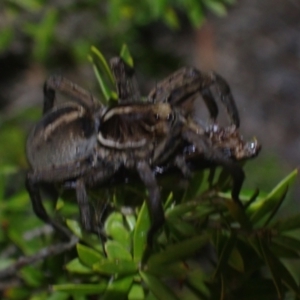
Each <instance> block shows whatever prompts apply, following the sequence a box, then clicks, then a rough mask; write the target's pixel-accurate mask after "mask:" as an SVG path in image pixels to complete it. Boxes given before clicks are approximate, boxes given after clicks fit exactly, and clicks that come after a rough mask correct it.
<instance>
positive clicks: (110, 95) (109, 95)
mask: <svg viewBox="0 0 300 300" xmlns="http://www.w3.org/2000/svg"><path fill="white" fill-rule="evenodd" d="M88 59H89V60H90V61H91V63H92V65H93V70H94V73H95V75H96V78H97V80H98V83H99V85H100V89H101V92H102V94H103V96H104V98H105V100H106V102H105V103H104V104H107V103H108V101H110V100H116V99H118V96H117V94H116V92H114V91H112V90H111V89H110V88H109V87H108V86H107V85H106V84H105V82H104V80H103V78H102V75H101V74H100V72H99V70H98V68H97V66H96V64H95V63H94V60H93V58H92V57H91V56H88Z"/></svg>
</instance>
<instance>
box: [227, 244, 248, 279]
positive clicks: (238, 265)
mask: <svg viewBox="0 0 300 300" xmlns="http://www.w3.org/2000/svg"><path fill="white" fill-rule="evenodd" d="M228 264H229V265H230V266H231V267H232V268H234V269H235V270H237V271H238V272H241V273H243V272H244V270H245V266H244V260H243V257H242V255H241V253H240V251H239V250H238V249H237V248H236V247H234V248H233V249H232V251H231V253H230V256H229V260H228Z"/></svg>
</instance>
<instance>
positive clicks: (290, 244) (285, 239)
mask: <svg viewBox="0 0 300 300" xmlns="http://www.w3.org/2000/svg"><path fill="white" fill-rule="evenodd" d="M272 240H273V242H275V243H277V244H280V245H282V246H284V247H286V248H288V249H291V250H296V251H299V252H300V240H299V239H295V238H293V237H290V236H286V235H280V236H276V237H274V238H273V239H272Z"/></svg>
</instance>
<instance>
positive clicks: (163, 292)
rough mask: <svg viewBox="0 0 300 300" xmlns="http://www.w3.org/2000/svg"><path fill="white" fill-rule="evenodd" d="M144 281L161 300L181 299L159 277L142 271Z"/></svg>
mask: <svg viewBox="0 0 300 300" xmlns="http://www.w3.org/2000/svg"><path fill="white" fill-rule="evenodd" d="M140 274H141V277H142V279H143V281H144V282H145V283H146V285H147V286H148V287H149V289H150V291H151V292H152V293H153V294H154V295H155V296H156V297H157V299H159V300H165V299H168V300H179V299H178V298H177V297H176V295H175V294H174V293H173V292H172V291H171V289H170V288H169V287H167V286H166V285H165V284H164V283H163V282H162V281H161V280H160V279H159V278H157V277H156V276H153V275H151V274H148V273H146V272H140Z"/></svg>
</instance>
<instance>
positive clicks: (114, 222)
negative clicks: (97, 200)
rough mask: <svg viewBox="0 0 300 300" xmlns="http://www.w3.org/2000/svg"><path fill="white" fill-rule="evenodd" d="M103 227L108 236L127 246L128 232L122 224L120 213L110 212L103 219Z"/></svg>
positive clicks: (128, 241) (128, 243) (128, 244)
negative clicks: (105, 218) (104, 219)
mask: <svg viewBox="0 0 300 300" xmlns="http://www.w3.org/2000/svg"><path fill="white" fill-rule="evenodd" d="M104 228H105V232H106V234H107V235H108V236H110V237H111V238H112V239H113V240H115V241H118V242H120V243H121V244H122V245H124V246H126V247H127V248H129V246H130V234H129V232H128V230H127V229H126V228H125V226H124V222H123V216H122V214H120V213H117V212H116V213H112V214H110V215H109V217H108V218H107V220H106V221H105V224H104Z"/></svg>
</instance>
